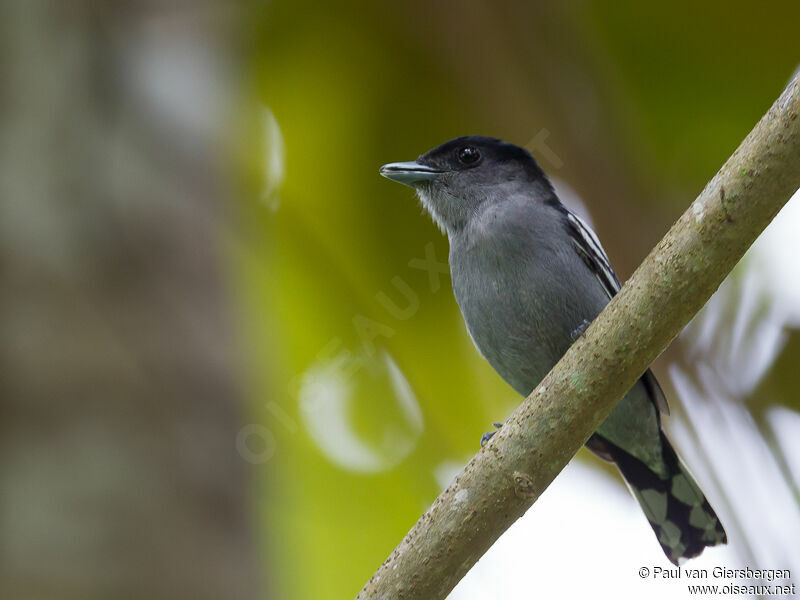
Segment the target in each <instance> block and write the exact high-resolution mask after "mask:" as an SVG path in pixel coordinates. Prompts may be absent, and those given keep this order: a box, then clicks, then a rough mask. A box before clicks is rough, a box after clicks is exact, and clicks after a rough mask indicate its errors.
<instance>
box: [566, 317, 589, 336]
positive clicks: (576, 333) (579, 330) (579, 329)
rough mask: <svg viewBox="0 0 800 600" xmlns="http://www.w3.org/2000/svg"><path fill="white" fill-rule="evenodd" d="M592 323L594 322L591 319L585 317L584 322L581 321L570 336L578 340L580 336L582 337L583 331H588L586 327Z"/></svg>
mask: <svg viewBox="0 0 800 600" xmlns="http://www.w3.org/2000/svg"><path fill="white" fill-rule="evenodd" d="M591 324H592V323H591V321H589V320H588V319H584V320H583V323H581V324H580V325H578V326H577V327H576V328H575V329H573V330H572V333H571V334H570V336H572V339H573V340H577V339H578V338H579V337H581V336H582V335H583V332H584V331H586V328H587V327H589V325H591Z"/></svg>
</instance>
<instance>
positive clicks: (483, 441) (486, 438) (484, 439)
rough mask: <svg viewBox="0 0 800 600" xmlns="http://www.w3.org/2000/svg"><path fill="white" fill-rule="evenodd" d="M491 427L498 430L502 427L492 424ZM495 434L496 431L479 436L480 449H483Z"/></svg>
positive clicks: (499, 424) (498, 424)
mask: <svg viewBox="0 0 800 600" xmlns="http://www.w3.org/2000/svg"><path fill="white" fill-rule="evenodd" d="M492 425H494V426H495V427H497V429H500V428H501V427H502V426H503V424H502V423H492ZM495 433H497V432H496V431H487V432H486V433H484V434H483V435H482V436H481V448H483V447H484V446H485V445H486V442H488V441H489V440H490V439H492V437H494V434H495Z"/></svg>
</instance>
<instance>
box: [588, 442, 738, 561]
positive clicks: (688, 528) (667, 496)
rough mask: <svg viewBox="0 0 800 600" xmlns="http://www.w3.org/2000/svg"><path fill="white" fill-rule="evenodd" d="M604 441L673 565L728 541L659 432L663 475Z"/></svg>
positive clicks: (692, 481)
mask: <svg viewBox="0 0 800 600" xmlns="http://www.w3.org/2000/svg"><path fill="white" fill-rule="evenodd" d="M604 442H605V447H606V450H607V452H608V454H609V455H610V456H611V458H612V459H613V461H614V462H615V463H616V464H617V466H618V467H619V470H620V472H621V473H622V476H623V477H624V478H625V481H627V483H628V485H629V486H630V488H631V491H633V495H634V496H635V497H636V500H638V502H639V504H640V505H641V507H642V510H644V513H645V515H646V516H647V520H648V521H650V526H651V527H652V528H653V531H655V533H656V537H657V538H658V542H659V543H660V544H661V547H662V548H663V549H664V554H666V555H667V558H668V559H669V560H670V562H672V563H673V564H676V565H677V564H678V559H679V558H681V557H685V558H692V557H694V556H697V555H699V554H700V553H701V552H702V551H703V549H704V548H706V547H707V546H708V547H710V546H716V545H717V544H724V543H726V542H727V541H728V537H727V535H726V534H725V530H724V529H723V528H722V524H721V523H720V521H719V517H717V515H716V513H715V512H714V509H713V508H711V505H710V504H709V503H708V500H706V497H705V496H704V495H703V492H702V491H700V488H699V487H698V485H697V483H696V482H695V481H694V479H693V478H692V476H691V475H690V474H689V471H688V470H687V469H686V467H685V466H684V465H683V463H682V462H681V460H680V459H679V458H678V456H677V454H675V450H674V449H673V448H672V444H670V442H669V440H668V439H667V438H666V436H665V435H664V434H663V433H661V447H662V455H663V460H664V466H665V469H664V473H665V475H664V476H660V475H658V474H657V473H655V472H654V471H653V470H652V469H650V468H649V467H648V466H647V465H646V464H645V463H643V462H642V461H641V460H639V459H638V458H636V457H634V456H632V455H630V454H628V453H627V452H625V451H624V450H622V449H621V448H618V447H616V446H614V445H613V444H611V443H609V442H607V441H605V440H604Z"/></svg>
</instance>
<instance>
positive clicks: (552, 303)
mask: <svg viewBox="0 0 800 600" xmlns="http://www.w3.org/2000/svg"><path fill="white" fill-rule="evenodd" d="M469 272H470V273H471V274H474V273H476V272H479V271H478V270H476V269H470V271H469ZM488 275H489V276H486V277H485V278H484V277H483V276H482V277H479V278H477V277H474V276H473V277H472V278H471V279H469V280H465V279H464V278H463V277H462V278H460V277H459V273H458V270H457V269H454V272H453V288H454V292H455V295H456V299H457V301H458V303H459V306H460V307H461V311H462V314H463V316H464V320H465V321H466V325H467V330H468V331H469V334H470V336H471V337H472V339H473V341H474V343H475V345H476V347H477V348H478V350H479V351H480V353H481V354H482V355H483V356H484V357H485V358H486V360H487V361H488V362H489V363H490V364H491V365H492V367H494V369H495V370H496V371H497V372H498V374H499V375H500V376H501V377H502V378H503V379H504V380H505V381H506V382H507V383H508V384H509V385H511V387H513V388H514V389H515V390H516V391H517V392H518V393H520V394H521V395H523V396H527V395H528V394H530V392H531V391H532V390H533V389H534V388H535V387H536V386H537V385H538V384H539V382H540V381H541V380H542V379H543V378H544V377H545V375H547V373H548V372H549V371H550V370H551V369H552V367H553V366H554V365H555V364H556V362H558V360H559V359H560V358H561V357H562V356H563V355H564V353H565V352H566V351H567V349H568V348H569V346H570V345H571V344H572V342H573V340H572V337H571V335H570V334H571V332H572V331H573V330H574V329H575V328H576V327H578V326H579V325H580V324H581V323H582V322H583V320H584V319H587V320H589V321H591V320H593V319H594V318H595V317H596V316H597V314H599V312H600V311H601V310H602V309H603V307H604V306H605V304H606V303H607V297H606V296H605V294H604V292H602V289H600V288H599V286H598V290H593V289H589V290H585V289H584V290H581V289H578V288H577V287H576V286H575V285H573V284H572V283H571V282H570V283H569V284H568V283H567V282H566V281H565V279H564V278H563V276H562V277H558V276H557V275H556V274H555V273H549V274H548V273H544V274H543V273H538V274H537V275H538V276H534V277H522V278H520V275H521V273H516V274H512V277H511V278H508V277H502V276H501V275H498V274H496V273H495V274H491V272H489V273H488ZM548 279H549V280H548ZM522 280H525V281H527V282H528V283H527V285H526V284H523V283H522ZM541 282H546V285H539V284H540V283H541ZM598 292H599V293H598ZM658 431H659V424H658V418H657V415H656V409H655V407H654V405H653V403H652V401H651V399H650V397H649V394H648V392H647V389H646V387H645V386H644V384H643V383H641V382H637V383H636V385H634V387H633V388H632V389H631V391H630V392H628V394H626V396H625V397H624V398H623V399H622V400H621V401H620V402H619V404H618V405H617V406H616V407H615V409H614V410H613V412H612V413H611V415H610V416H609V417H608V419H607V420H606V421H605V422H603V424H602V425H601V426H600V427H599V428H598V430H597V432H598V433H599V434H600V435H602V436H603V437H604V438H606V439H608V440H610V441H611V442H613V443H614V444H616V445H617V446H619V447H621V448H624V449H625V450H627V451H628V452H629V453H631V454H633V455H634V456H637V457H638V458H640V459H641V460H642V461H644V462H645V463H647V464H648V465H650V466H651V467H653V468H654V469H655V470H657V471H659V470H660V467H661V464H662V459H661V442H660V438H659V435H658Z"/></svg>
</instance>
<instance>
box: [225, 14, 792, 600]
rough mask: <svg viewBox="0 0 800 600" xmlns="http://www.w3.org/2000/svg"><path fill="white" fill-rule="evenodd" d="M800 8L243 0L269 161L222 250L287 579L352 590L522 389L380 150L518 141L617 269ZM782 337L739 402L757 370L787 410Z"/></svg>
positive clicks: (643, 238) (738, 136)
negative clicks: (471, 323)
mask: <svg viewBox="0 0 800 600" xmlns="http://www.w3.org/2000/svg"><path fill="white" fill-rule="evenodd" d="M798 19H800V5H798V4H797V3H796V2H783V3H770V5H769V8H766V7H765V8H764V9H763V10H762V9H759V10H754V9H753V6H752V4H750V3H745V2H708V3H701V4H698V3H696V2H677V3H674V2H673V3H669V4H668V5H667V4H663V3H661V4H659V3H650V4H647V3H638V2H617V3H610V2H564V3H537V2H499V3H489V2H466V3H465V2H442V3H436V4H430V3H421V2H408V3H403V4H402V5H396V4H394V5H385V4H376V3H367V2H337V3H330V4H326V5H320V4H318V3H305V2H281V1H274V2H272V3H270V4H268V5H267V6H266V7H265V8H264V9H263V11H262V12H260V13H259V14H258V18H257V19H256V22H257V24H256V25H255V28H256V32H257V33H256V36H255V38H256V42H255V46H256V48H255V51H254V55H253V62H254V64H253V72H254V83H253V85H254V87H255V89H256V95H257V97H258V99H259V101H261V102H263V104H264V107H265V108H264V110H268V111H269V114H271V115H272V116H273V118H274V123H273V128H275V129H277V130H279V132H280V140H281V142H280V144H276V143H274V138H273V143H272V144H268V145H267V147H266V149H265V151H266V152H267V153H270V152H272V153H277V154H278V155H279V156H280V162H281V164H282V165H283V167H282V169H283V170H282V173H281V174H276V175H278V176H277V177H273V181H272V182H271V183H270V184H269V185H270V190H271V193H270V194H269V196H270V197H269V198H267V199H266V200H265V199H264V198H263V197H262V198H252V199H251V200H250V201H248V202H247V203H245V204H244V205H243V206H241V207H239V210H238V216H239V222H240V223H241V227H243V228H244V229H245V230H246V231H247V234H246V236H245V237H246V238H247V239H258V240H260V242H259V243H258V245H257V247H256V246H255V245H253V244H248V245H246V246H244V247H239V248H238V249H237V250H236V251H234V252H233V254H232V265H233V267H234V269H235V271H236V273H237V276H236V282H237V284H238V286H239V288H238V293H239V297H240V298H241V305H242V313H241V315H242V316H241V317H240V328H241V330H242V331H244V332H245V335H246V337H247V340H248V343H249V356H250V361H251V368H250V371H249V372H250V376H251V379H252V385H253V391H252V397H253V399H254V400H253V401H254V407H255V413H254V419H256V420H257V421H258V422H259V423H262V424H264V425H265V426H267V427H268V428H269V430H270V431H271V432H272V434H274V436H275V451H274V457H272V458H271V460H270V461H269V462H267V463H266V464H265V465H264V467H262V468H261V471H260V472H261V473H262V474H263V476H264V480H265V487H264V491H263V493H264V496H263V498H262V502H263V503H264V504H262V506H264V507H265V508H266V511H265V516H264V528H265V532H266V537H267V539H268V540H269V548H270V549H271V552H270V557H271V558H272V559H273V560H274V561H275V565H276V567H277V570H276V576H277V581H276V584H275V585H276V588H277V589H278V590H280V595H281V596H282V597H292V598H309V597H313V598H341V597H349V596H352V595H353V594H354V593H355V592H356V591H357V590H358V588H359V586H360V585H361V584H362V583H363V582H364V581H365V580H366V579H367V578H368V576H369V575H370V574H371V573H372V571H373V570H374V569H375V567H376V566H377V565H378V564H379V562H380V561H381V560H383V558H384V557H385V556H387V555H388V553H389V552H390V551H391V549H392V548H393V547H394V546H395V544H396V543H397V542H398V541H399V540H400V539H401V537H402V536H403V534H404V533H405V532H406V531H407V530H408V528H409V527H410V526H411V525H412V524H413V522H414V521H415V520H416V519H417V518H418V517H419V515H420V514H421V511H422V510H423V508H424V507H425V506H426V505H427V504H428V503H429V502H430V501H431V500H432V499H433V498H434V497H435V495H436V494H437V493H438V491H439V490H440V489H441V486H442V485H443V484H444V483H446V482H447V479H446V478H445V479H444V480H441V478H440V480H438V481H437V472H439V470H442V469H444V470H445V471H444V472H447V471H446V469H447V465H459V464H462V463H463V462H464V461H465V460H466V459H467V457H469V456H470V455H471V454H472V453H473V452H474V451H475V450H476V448H477V441H478V439H479V438H480V435H481V433H482V432H484V431H486V430H487V429H489V428H490V423H491V422H492V421H496V420H502V419H503V418H505V417H506V416H507V414H508V412H509V411H510V410H511V409H512V408H513V407H514V406H515V405H516V403H518V401H519V399H518V398H517V397H516V395H515V394H514V393H513V391H512V390H511V389H510V388H509V387H507V386H506V385H505V384H504V383H503V382H502V381H501V380H500V379H499V377H497V376H495V375H494V374H493V372H492V371H491V369H490V368H489V367H488V365H487V364H486V363H485V362H484V361H483V360H482V359H481V358H480V357H479V356H478V354H477V352H475V351H474V349H473V347H472V344H471V342H470V341H469V339H468V336H467V334H466V331H465V329H464V326H463V324H462V321H461V318H460V315H459V313H458V308H457V306H456V304H455V302H454V299H453V297H452V293H451V291H450V289H449V285H448V279H447V277H446V275H445V276H444V277H441V281H440V282H439V283H440V287H439V288H438V289H434V287H435V286H433V287H432V286H431V285H430V282H429V280H428V275H427V272H426V271H425V270H420V269H415V268H412V267H410V266H409V262H410V261H412V260H414V259H420V258H424V257H425V249H426V247H427V248H429V249H430V250H432V252H433V253H434V254H435V256H436V260H438V261H441V262H443V261H446V256H447V241H446V239H445V238H444V237H443V236H441V235H440V234H439V232H438V231H437V230H436V228H435V226H434V225H433V224H432V223H431V222H430V220H429V219H428V218H427V217H425V216H422V215H421V210H420V208H419V207H418V204H417V202H416V200H415V198H414V197H413V193H412V192H411V191H410V190H407V189H405V188H402V187H401V186H397V185H394V184H391V183H389V182H387V181H385V180H383V179H381V178H380V177H378V175H377V168H378V167H379V166H380V165H381V164H383V163H386V162H391V161H395V160H411V159H413V158H415V157H416V156H417V155H419V154H421V153H423V152H424V151H426V150H428V149H429V148H431V147H433V146H435V145H438V144H439V143H441V142H443V141H445V140H447V139H449V138H452V137H455V136H458V135H466V134H473V133H478V134H483V135H491V136H496V137H501V138H503V139H506V140H508V141H511V142H513V143H516V144H519V145H525V146H527V147H528V148H529V149H530V150H531V151H532V152H533V153H534V155H535V156H537V158H538V159H539V161H540V163H541V164H542V166H543V167H544V168H545V169H546V170H547V171H548V172H549V173H550V174H551V175H552V176H554V177H555V178H557V179H558V180H559V181H561V182H563V183H566V184H567V185H568V186H569V187H570V188H572V189H573V190H574V191H575V193H577V195H578V196H579V197H580V198H581V199H582V200H583V202H584V204H585V206H586V207H587V208H588V210H589V212H590V214H591V216H592V217H593V220H594V223H595V227H596V229H597V231H598V233H599V235H600V237H601V239H602V240H603V241H604V244H605V246H606V250H607V251H608V252H609V254H610V256H611V258H612V261H613V262H614V264H615V266H616V268H617V270H618V272H619V274H620V276H621V277H622V279H623V280H624V279H625V278H626V277H627V276H628V275H629V274H630V273H631V271H632V270H633V269H634V268H635V267H636V265H637V264H638V262H639V261H640V260H641V259H642V258H643V257H644V255H645V254H646V253H647V252H648V251H649V249H650V248H651V247H652V246H653V245H655V243H656V242H657V241H658V239H659V238H660V236H661V235H662V234H663V233H664V232H665V231H666V229H667V228H668V227H669V226H670V225H671V223H672V222H673V221H674V220H675V219H676V218H677V217H678V216H679V215H680V213H681V212H682V211H683V210H684V209H685V208H686V207H687V206H688V204H689V202H690V201H691V200H692V199H693V198H694V196H695V195H696V194H697V193H698V192H699V191H700V189H701V188H702V186H703V185H704V184H705V182H706V181H707V180H708V179H709V178H710V177H711V176H712V175H713V174H714V173H715V172H716V170H717V169H718V168H719V166H721V164H722V162H723V161H724V160H725V159H726V158H727V157H728V156H729V155H730V153H731V152H732V151H733V149H734V148H735V147H736V146H737V145H738V143H739V142H740V141H741V140H742V139H743V137H744V136H745V135H746V133H747V132H748V131H749V130H750V128H751V127H752V126H753V124H754V123H755V122H756V121H757V120H758V118H760V116H761V115H762V114H763V113H764V112H765V110H766V109H767V108H768V106H769V105H770V104H771V102H772V101H773V100H774V98H775V97H777V95H778V94H779V93H780V91H781V90H782V89H783V87H784V86H785V84H786V83H787V81H788V79H789V78H790V76H791V74H792V73H793V71H794V69H795V68H796V67H797V65H798V59H800V52H799V51H800V37H798V36H797V32H796V23H797V22H800V21H798ZM275 179H280V182H278V181H275ZM237 233H238V231H237ZM794 275H796V273H795V274H794ZM397 277H399V278H400V279H401V281H402V283H401V286H397V285H395V279H394V278H397ZM437 277H438V275H437ZM437 281H438V280H437ZM404 290H405V292H406V293H404ZM380 294H385V295H386V296H388V298H389V299H390V301H391V302H392V303H394V304H393V305H394V306H395V307H397V308H404V309H407V310H406V312H407V314H403V315H400V316H399V318H398V315H397V314H393V313H392V310H390V309H387V305H386V301H385V300H384V302H382V301H381V296H380ZM364 318H365V319H369V322H362V321H360V319H364ZM354 319H356V322H355V323H354ZM797 346H798V343H797V340H796V338H793V340H792V341H791V343H790V344H789V346H788V347H787V349H786V350H785V351H784V356H783V357H782V358H781V360H780V361H779V365H778V368H776V369H774V370H773V371H772V372H771V373H770V376H769V377H768V378H767V381H768V383H767V384H765V386H764V388H759V389H758V390H756V391H755V392H754V393H753V396H754V397H753V398H751V402H752V403H753V404H757V403H759V402H767V400H764V398H763V397H762V396H761V393H762V389H767V388H768V389H769V390H770V392H769V394H768V397H769V400H768V402H769V403H785V404H788V405H794V406H795V407H797V401H796V398H797V394H796V393H795V392H794V390H795V388H796V385H797V380H796V377H795V376H794V375H793V374H792V373H791V371H792V367H791V366H790V365H791V364H792V363H793V362H794V361H796V360H797V359H798V347H797ZM675 352H676V351H675V350H673V351H672V353H671V354H674V353H675ZM389 357H390V358H389ZM669 359H670V355H669V354H668V355H667V358H666V359H662V361H661V362H662V363H664V364H666V362H667V360H669ZM386 360H390V361H391V365H392V367H391V368H395V367H396V368H397V369H398V370H399V371H400V372H401V373H402V377H403V379H404V381H405V382H406V384H407V385H408V386H409V388H410V390H411V391H410V392H409V393H408V395H405V392H403V391H399V390H398V389H397V386H393V385H392V380H391V372H387V367H386V362H385V361H386ZM664 364H661V365H659V367H661V368H662V369H663V367H664ZM781 366H783V368H780V367H781ZM661 372H662V374H663V372H664V371H663V370H662V371H661ZM662 379H665V380H666V379H667V377H666V375H663V376H662ZM332 388H335V389H336V390H337V391H336V392H331V389H332ZM324 390H327V392H328V395H327V396H326V394H325V391H324ZM407 396H408V397H410V398H412V400H409V399H408V397H407ZM268 402H274V403H276V404H277V405H278V406H280V408H281V410H282V412H283V413H285V414H286V415H288V416H290V417H291V419H292V420H293V422H294V423H296V424H297V426H296V427H286V426H284V425H282V424H281V421H280V419H276V417H275V415H274V414H271V411H270V410H269V409H267V410H264V408H265V403H268ZM329 402H334V403H336V404H337V408H336V409H335V410H336V411H337V412H338V416H335V417H334V416H333V415H331V414H330V411H326V410H324V409H323V408H322V405H324V404H325V403H329ZM404 402H413V403H414V404H415V406H417V407H418V408H416V409H415V410H419V411H420V415H416V414H415V413H414V411H410V413H409V412H406V411H404ZM673 403H677V402H676V401H674V400H673ZM318 421H319V422H318ZM252 441H254V442H255V441H257V440H252ZM593 464H595V465H596V466H598V468H600V465H599V464H598V463H596V462H594V463H593ZM794 518H795V519H797V515H796V514H795V515H794Z"/></svg>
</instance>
